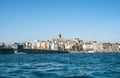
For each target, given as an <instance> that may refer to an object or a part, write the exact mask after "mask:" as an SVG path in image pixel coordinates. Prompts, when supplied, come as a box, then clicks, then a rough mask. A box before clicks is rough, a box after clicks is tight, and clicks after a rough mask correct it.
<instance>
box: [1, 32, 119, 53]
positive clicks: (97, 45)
mask: <svg viewBox="0 0 120 78" xmlns="http://www.w3.org/2000/svg"><path fill="white" fill-rule="evenodd" d="M0 47H8V48H14V49H17V48H22V47H23V48H24V49H41V50H58V51H70V52H82V53H84V52H120V43H104V42H97V41H86V40H80V39H79V38H77V37H76V38H74V39H66V38H62V35H61V33H58V35H57V37H56V38H54V39H51V40H47V41H43V40H33V41H31V42H23V43H16V42H15V43H13V44H12V45H6V46H5V44H4V43H0Z"/></svg>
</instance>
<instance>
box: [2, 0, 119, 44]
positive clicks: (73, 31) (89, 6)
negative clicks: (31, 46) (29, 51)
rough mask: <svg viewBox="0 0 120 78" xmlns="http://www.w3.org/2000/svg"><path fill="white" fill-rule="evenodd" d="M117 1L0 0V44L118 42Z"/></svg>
mask: <svg viewBox="0 0 120 78" xmlns="http://www.w3.org/2000/svg"><path fill="white" fill-rule="evenodd" d="M119 3H120V0H0V29H1V30H0V42H14V41H15V42H21V41H30V40H35V39H37V40H49V39H52V38H55V37H56V35H57V34H58V32H61V34H62V36H63V37H65V38H69V39H72V38H74V37H78V38H79V39H81V40H93V41H94V40H96V41H106V42H109V41H112V42H120V36H119V33H120V31H119V30H120V10H119V9H120V5H119Z"/></svg>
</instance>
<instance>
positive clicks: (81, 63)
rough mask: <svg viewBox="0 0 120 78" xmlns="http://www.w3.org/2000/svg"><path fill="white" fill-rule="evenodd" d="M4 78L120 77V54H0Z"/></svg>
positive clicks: (0, 75)
mask: <svg viewBox="0 0 120 78" xmlns="http://www.w3.org/2000/svg"><path fill="white" fill-rule="evenodd" d="M0 78H120V53H93V54H87V53H86V54H23V55H15V54H8V55H7V54H6V55H0Z"/></svg>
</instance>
